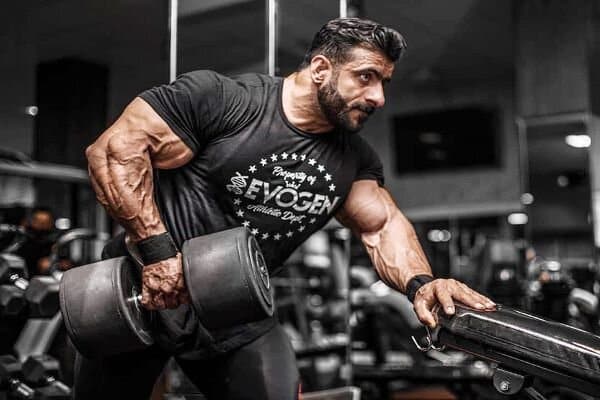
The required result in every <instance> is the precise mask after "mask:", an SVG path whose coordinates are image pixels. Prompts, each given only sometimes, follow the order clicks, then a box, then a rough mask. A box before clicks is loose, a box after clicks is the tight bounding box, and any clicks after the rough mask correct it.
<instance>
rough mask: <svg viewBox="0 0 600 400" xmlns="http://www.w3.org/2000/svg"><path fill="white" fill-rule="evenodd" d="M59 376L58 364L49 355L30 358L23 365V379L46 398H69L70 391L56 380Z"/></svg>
mask: <svg viewBox="0 0 600 400" xmlns="http://www.w3.org/2000/svg"><path fill="white" fill-rule="evenodd" d="M59 375H60V363H59V362H58V360H57V359H55V358H54V357H51V356H49V355H46V354H43V355H35V356H30V357H28V358H27V360H25V362H24V363H23V377H24V378H25V380H26V381H27V383H30V384H31V385H33V387H35V388H36V392H38V393H40V394H43V395H44V396H46V398H53V399H58V398H64V399H65V400H67V399H69V398H70V395H71V389H70V388H69V387H68V386H67V385H65V384H64V383H62V382H61V381H59V380H58V379H56V377H57V376H59Z"/></svg>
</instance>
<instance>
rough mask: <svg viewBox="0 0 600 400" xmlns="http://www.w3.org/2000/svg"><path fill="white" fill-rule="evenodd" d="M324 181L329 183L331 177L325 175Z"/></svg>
mask: <svg viewBox="0 0 600 400" xmlns="http://www.w3.org/2000/svg"><path fill="white" fill-rule="evenodd" d="M325 180H326V181H327V182H329V181H330V180H331V175H329V174H325Z"/></svg>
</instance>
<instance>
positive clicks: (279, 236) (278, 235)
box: [273, 233, 281, 240]
mask: <svg viewBox="0 0 600 400" xmlns="http://www.w3.org/2000/svg"><path fill="white" fill-rule="evenodd" d="M273 238H274V239H275V240H279V239H281V235H280V234H279V233H276V234H275V235H273Z"/></svg>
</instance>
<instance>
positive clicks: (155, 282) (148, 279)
mask: <svg viewBox="0 0 600 400" xmlns="http://www.w3.org/2000/svg"><path fill="white" fill-rule="evenodd" d="M142 279H143V282H144V285H146V286H148V289H150V290H153V291H159V290H161V283H162V279H161V277H160V275H159V274H158V273H157V272H156V271H154V268H152V267H149V266H146V267H144V269H143V270H142Z"/></svg>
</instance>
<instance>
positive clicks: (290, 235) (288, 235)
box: [285, 231, 294, 237]
mask: <svg viewBox="0 0 600 400" xmlns="http://www.w3.org/2000/svg"><path fill="white" fill-rule="evenodd" d="M293 235H294V232H292V231H288V233H286V234H285V236H287V237H292V236H293Z"/></svg>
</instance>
